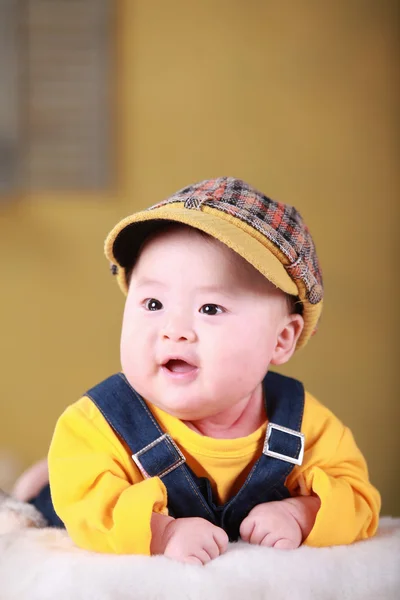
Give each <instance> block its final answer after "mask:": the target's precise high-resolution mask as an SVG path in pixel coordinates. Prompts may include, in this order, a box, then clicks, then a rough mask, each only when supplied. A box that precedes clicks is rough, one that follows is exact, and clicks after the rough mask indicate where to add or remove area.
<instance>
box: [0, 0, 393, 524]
mask: <svg viewBox="0 0 400 600" xmlns="http://www.w3.org/2000/svg"><path fill="white" fill-rule="evenodd" d="M117 4H118V7H119V10H118V15H117V21H116V32H117V39H116V42H117V43H116V46H117V51H116V57H115V64H116V78H115V81H116V83H115V85H116V90H117V100H116V111H115V113H116V120H117V129H118V131H117V136H116V138H117V142H116V150H117V151H116V154H117V171H118V173H117V182H116V186H115V190H114V191H112V192H110V193H109V194H104V195H103V196H102V197H96V196H95V195H94V196H87V195H86V196H85V195H84V194H73V195H62V194H57V193H54V194H52V193H46V194H44V193H43V194H38V193H37V194H35V195H33V194H31V195H27V196H26V197H22V198H19V199H17V200H14V201H13V202H12V203H11V202H10V203H9V204H8V205H6V206H5V207H3V208H1V209H0V256H1V277H2V285H1V297H0V298H1V300H0V302H1V332H0V352H1V355H0V358H1V365H2V375H1V387H0V393H1V396H0V398H1V401H0V448H3V449H4V448H6V449H10V450H12V451H14V452H15V453H16V454H17V455H18V456H19V457H20V459H21V461H22V463H23V464H25V465H26V464H28V463H29V462H31V461H33V460H34V459H37V458H39V457H40V456H42V455H43V454H44V453H45V451H46V448H47V445H48V442H49V440H50V436H51V432H52V429H53V425H54V422H55V419H56V418H57V416H58V415H59V413H60V412H61V411H62V410H63V408H64V407H65V406H66V405H67V404H68V403H70V402H72V401H74V400H75V399H77V398H78V397H79V395H80V394H81V392H83V391H85V390H86V389H87V388H88V387H89V386H91V385H92V384H94V383H96V382H97V381H99V380H100V379H102V378H103V377H105V376H107V375H108V374H110V373H111V372H113V371H115V370H116V369H118V367H119V359H118V336H119V326H120V325H119V323H120V317H121V311H122V306H123V299H122V296H121V295H120V293H119V291H118V290H117V287H116V285H115V284H114V282H113V281H112V278H111V275H109V272H108V268H107V264H106V262H105V260H104V259H103V256H102V243H103V239H104V237H105V235H106V233H107V232H108V230H109V229H110V228H111V226H112V225H113V224H114V223H115V222H116V221H117V220H118V219H119V218H120V217H122V216H125V214H127V213H128V212H129V211H133V210H135V209H137V208H140V207H144V206H146V205H148V204H149V203H153V202H155V201H158V200H160V199H162V198H163V197H165V196H166V195H168V194H169V193H171V192H173V191H174V190H175V189H178V188H179V187H181V186H183V185H186V184H188V183H191V182H193V181H196V180H199V179H202V178H206V177H210V176H217V175H221V174H222V175H234V176H236V177H241V178H243V179H245V180H248V181H249V182H250V183H252V184H254V185H255V186H257V187H259V188H261V189H262V190H263V191H264V192H266V193H267V194H270V195H271V196H272V197H273V198H276V199H280V200H282V201H286V202H289V203H293V204H295V205H296V206H297V207H298V208H299V209H300V211H301V212H302V214H303V216H304V217H305V219H306V222H308V224H309V226H310V228H311V231H312V232H313V233H314V238H315V240H316V243H317V247H318V250H319V254H320V258H321V261H322V265H323V267H324V275H325V282H326V303H325V313H324V316H323V319H322V323H321V326H320V331H319V333H318V335H317V336H316V338H314V340H313V341H312V342H311V344H310V345H309V347H307V348H306V349H305V350H304V351H302V352H301V353H299V355H298V356H296V357H295V358H294V359H293V361H292V363H291V364H290V365H289V366H288V367H287V368H286V369H285V372H287V373H291V374H293V375H294V376H297V377H300V378H302V379H303V380H304V381H305V383H306V385H307V387H308V388H309V390H310V391H311V392H313V393H314V394H315V395H317V397H319V398H320V399H321V400H322V401H324V402H325V403H326V404H328V405H329V406H330V407H331V408H332V409H333V410H334V411H335V412H336V413H337V414H338V415H339V416H340V417H341V418H342V419H343V420H344V421H346V422H347V423H348V424H349V425H350V426H351V427H352V429H353V431H354V433H355V436H356V439H357V441H358V443H359V445H360V446H361V448H362V450H363V451H364V453H365V455H366V457H367V459H368V461H369V464H370V471H371V476H372V479H373V481H374V482H375V483H376V484H377V485H378V487H379V488H380V489H381V491H382V493H383V500H384V509H383V512H384V513H385V514H390V513H391V514H400V507H399V501H398V498H399V496H400V488H399V485H398V483H397V479H396V475H398V470H399V458H398V457H399V455H400V452H399V439H400V436H399V434H398V428H399V416H400V415H399V408H398V406H399V404H398V392H397V389H396V385H395V380H396V377H397V375H396V370H397V357H396V350H397V339H396V335H397V334H398V332H399V328H398V311H397V305H398V284H397V280H396V281H395V278H394V274H395V273H398V260H397V239H396V230H397V229H398V227H399V217H400V214H399V213H400V211H399V208H398V205H397V199H398V193H399V187H400V185H399V175H398V160H399V150H398V148H399V147H398V116H397V109H398V101H399V75H398V63H397V53H396V50H397V41H398V40H396V35H397V33H398V30H397V29H396V19H397V16H396V10H397V9H396V5H397V2H395V1H393V2H392V1H390V0H386V1H385V0H383V1H382V2H374V1H372V0H371V1H369V0H342V1H339V2H334V1H333V0H331V1H330V2H329V1H322V2H315V1H312V0H306V1H303V2H297V1H296V0H293V1H284V2H267V1H261V0H260V1H256V0H247V1H246V2H244V1H241V0H234V1H233V0H206V1H204V0H203V2H193V1H192V2H184V1H183V0H181V1H178V0H169V1H168V2H164V1H160V0H158V1H155V0H153V1H152V2H145V1H140V0H138V1H133V0H124V1H122V0H121V1H120V2H118V3H117Z"/></svg>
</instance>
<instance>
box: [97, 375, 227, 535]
mask: <svg viewBox="0 0 400 600" xmlns="http://www.w3.org/2000/svg"><path fill="white" fill-rule="evenodd" d="M86 396H88V397H89V398H90V399H91V400H92V402H94V404H95V405H96V406H97V408H98V409H99V411H100V412H101V413H102V414H103V416H104V418H105V419H106V420H107V421H108V423H109V424H110V425H111V427H112V428H113V429H114V431H115V432H116V433H117V434H118V435H119V436H120V438H122V439H123V440H124V441H125V442H126V443H127V445H128V446H129V448H130V450H131V452H132V458H133V460H134V461H135V463H136V465H137V466H138V468H139V470H140V471H141V473H142V475H143V476H144V477H145V478H147V477H156V476H158V477H160V478H161V479H162V481H163V483H164V484H165V486H166V488H167V491H168V508H169V512H170V514H171V515H172V516H175V515H174V507H175V506H176V507H179V517H192V516H197V517H203V518H204V519H207V520H208V521H211V522H212V523H216V517H215V515H214V513H213V510H212V509H211V508H210V506H208V504H207V502H206V500H205V498H204V496H203V495H202V494H201V492H200V489H199V488H198V486H197V485H196V482H195V479H196V478H195V476H194V474H193V473H192V471H191V469H189V467H188V466H187V465H186V464H185V457H184V456H183V455H182V453H181V451H180V450H179V448H178V446H177V445H176V444H175V442H174V440H173V439H172V438H171V436H170V435H168V434H166V433H164V432H163V431H162V429H161V427H160V426H159V424H158V423H157V421H156V420H155V418H154V416H153V415H152V413H151V411H150V410H149V408H148V407H147V405H146V403H145V402H144V400H143V398H142V397H141V396H140V395H139V394H138V393H137V392H136V391H135V390H134V389H133V388H132V386H131V385H130V384H129V383H128V381H127V380H126V378H125V376H124V375H123V374H122V373H117V374H115V375H112V376H111V377H109V378H108V379H106V380H105V381H103V382H102V383H100V384H98V385H96V386H95V387H93V388H92V389H90V390H89V391H88V392H87V393H86Z"/></svg>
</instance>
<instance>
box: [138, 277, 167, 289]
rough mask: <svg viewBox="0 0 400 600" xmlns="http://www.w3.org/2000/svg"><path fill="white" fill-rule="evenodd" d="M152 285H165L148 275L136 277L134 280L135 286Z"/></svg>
mask: <svg viewBox="0 0 400 600" xmlns="http://www.w3.org/2000/svg"><path fill="white" fill-rule="evenodd" d="M154 285H158V286H159V287H166V286H165V284H164V283H163V282H162V281H157V279H149V278H148V277H141V278H140V279H137V280H136V281H135V286H136V287H137V288H142V287H146V286H154Z"/></svg>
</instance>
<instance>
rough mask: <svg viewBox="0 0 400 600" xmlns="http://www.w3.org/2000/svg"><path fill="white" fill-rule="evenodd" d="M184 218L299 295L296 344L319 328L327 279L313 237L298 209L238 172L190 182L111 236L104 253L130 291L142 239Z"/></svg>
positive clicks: (280, 284) (125, 223) (282, 287)
mask: <svg viewBox="0 0 400 600" xmlns="http://www.w3.org/2000/svg"><path fill="white" fill-rule="evenodd" d="M166 221H169V222H171V221H172V222H180V223H184V224H186V225H189V226H192V227H195V228H197V229H200V230H202V231H204V232H206V233H208V234H209V235H211V236H212V237H215V238H216V239H218V240H219V241H221V242H222V243H224V244H225V245H227V246H228V247H229V248H231V249H232V250H234V251H235V252H237V253H238V254H240V255H241V256H242V257H243V258H245V259H246V260H247V261H248V262H249V263H250V264H252V265H253V266H254V267H255V268H256V269H258V270H259V271H260V272H261V273H262V274H263V275H264V276H265V277H266V278H267V279H269V280H270V281H271V282H272V283H273V284H275V285H276V286H277V287H279V288H280V289H282V290H283V291H284V292H286V293H287V294H290V295H292V296H297V297H298V298H299V300H300V301H301V303H302V305H303V317H304V329H303V332H302V334H301V336H300V338H299V340H298V342H297V348H299V347H301V346H304V345H305V343H306V342H307V341H308V339H309V337H310V336H311V335H312V334H313V333H314V332H315V331H316V327H317V323H318V320H319V317H320V314H321V310H322V298H323V282H322V273H321V269H320V266H319V262H318V257H317V254H316V250H315V246H314V242H313V240H312V238H311V235H310V232H309V230H308V228H307V226H306V225H305V223H304V222H303V219H302V218H301V216H300V214H299V212H298V211H297V210H296V209H295V208H294V207H292V206H289V205H287V204H283V203H280V202H275V201H274V200H271V199H270V198H268V197H267V196H265V195H264V194H262V193H261V192H259V191H258V190H256V189H254V188H253V187H251V186H250V185H248V184H247V183H245V182H244V181H242V180H240V179H235V178H233V177H219V178H217V179H207V180H205V181H201V182H199V183H196V184H193V185H190V186H187V187H185V188H183V189H181V190H179V191H178V192H176V193H175V194H173V195H172V196H170V197H169V198H167V199H166V200H164V201H162V202H159V203H158V204H155V205H154V206H151V207H150V208H148V209H147V210H144V211H142V212H139V213H135V214H133V215H130V216H129V217H127V218H126V219H123V220H122V221H121V222H120V223H118V224H117V225H116V226H115V227H114V229H113V230H112V231H111V232H110V234H109V235H108V237H107V239H106V242H105V253H106V256H107V258H108V259H109V260H110V261H111V269H112V272H113V273H115V274H117V276H118V283H119V285H120V287H121V289H122V290H123V291H124V292H125V293H127V290H128V284H127V281H126V271H127V269H129V268H130V267H132V265H133V264H134V262H135V259H136V256H137V254H138V252H139V249H140V247H141V245H142V244H143V241H144V240H145V239H146V237H147V236H148V235H149V234H150V233H152V232H154V231H155V230H156V229H157V228H159V227H160V226H161V227H162V226H163V224H164V225H165V222H166Z"/></svg>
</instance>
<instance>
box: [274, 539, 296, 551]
mask: <svg viewBox="0 0 400 600" xmlns="http://www.w3.org/2000/svg"><path fill="white" fill-rule="evenodd" d="M299 546H300V544H299V543H297V542H296V541H295V540H289V539H287V538H282V539H280V540H277V541H276V542H275V544H274V548H279V549H280V550H294V549H295V548H298V547H299Z"/></svg>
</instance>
